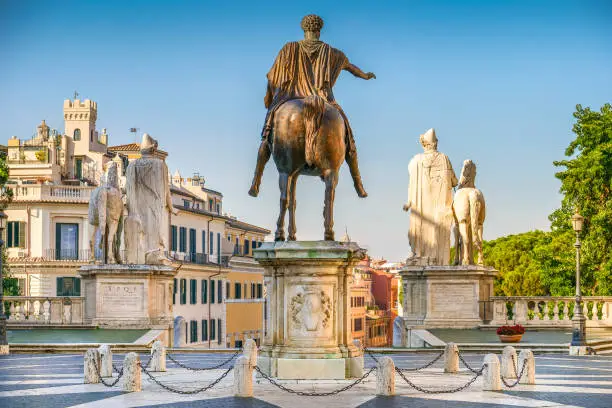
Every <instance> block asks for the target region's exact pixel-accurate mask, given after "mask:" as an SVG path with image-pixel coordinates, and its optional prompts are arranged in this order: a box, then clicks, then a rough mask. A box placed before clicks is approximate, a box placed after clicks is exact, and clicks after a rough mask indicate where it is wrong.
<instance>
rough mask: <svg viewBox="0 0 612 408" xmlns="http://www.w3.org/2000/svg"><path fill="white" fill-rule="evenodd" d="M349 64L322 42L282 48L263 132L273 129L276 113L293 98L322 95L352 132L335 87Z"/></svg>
mask: <svg viewBox="0 0 612 408" xmlns="http://www.w3.org/2000/svg"><path fill="white" fill-rule="evenodd" d="M348 64H349V61H348V58H347V57H346V56H345V55H344V53H343V52H342V51H340V50H338V49H336V48H333V47H331V46H329V44H326V43H324V42H322V41H297V42H289V43H287V44H285V46H284V47H283V48H282V49H281V50H280V52H279V53H278V56H277V57H276V61H274V65H272V68H271V69H270V71H269V72H268V76H267V77H268V89H267V92H266V97H265V98H264V104H265V106H266V108H268V115H267V116H266V123H265V125H264V131H263V135H264V137H265V136H267V133H268V132H269V130H270V129H271V128H272V118H273V116H274V112H275V111H276V109H278V107H279V106H281V105H282V104H283V103H285V102H287V101H288V100H291V99H299V98H305V97H307V96H311V95H319V96H320V97H322V98H323V99H324V100H325V101H327V102H328V103H330V104H332V105H334V106H335V107H336V108H337V109H338V110H339V111H340V113H341V114H342V116H343V117H344V121H345V124H346V128H347V132H349V133H351V134H352V131H351V127H350V125H349V123H348V119H347V117H346V115H345V114H344V112H343V111H342V108H341V107H340V106H339V105H338V104H337V103H336V100H335V99H334V94H333V92H332V88H333V86H334V84H335V83H336V80H337V79H338V76H340V72H342V70H343V69H344V68H345V67H346V66H347V65H348Z"/></svg>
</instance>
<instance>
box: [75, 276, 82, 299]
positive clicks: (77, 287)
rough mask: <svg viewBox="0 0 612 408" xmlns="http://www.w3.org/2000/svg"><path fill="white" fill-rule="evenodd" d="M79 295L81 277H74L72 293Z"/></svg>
mask: <svg viewBox="0 0 612 408" xmlns="http://www.w3.org/2000/svg"><path fill="white" fill-rule="evenodd" d="M73 296H81V278H74V295H73Z"/></svg>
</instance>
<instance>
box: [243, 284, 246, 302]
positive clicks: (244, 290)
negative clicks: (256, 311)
mask: <svg viewBox="0 0 612 408" xmlns="http://www.w3.org/2000/svg"><path fill="white" fill-rule="evenodd" d="M246 288H247V286H246V283H245V284H244V288H242V290H243V293H244V298H245V299H246V298H247V290H246Z"/></svg>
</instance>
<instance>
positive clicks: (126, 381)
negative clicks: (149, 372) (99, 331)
mask: <svg viewBox="0 0 612 408" xmlns="http://www.w3.org/2000/svg"><path fill="white" fill-rule="evenodd" d="M141 376H142V371H141V367H140V356H139V355H138V354H136V353H128V354H126V356H125V359H124V360H123V391H126V392H139V391H141V390H142V378H141Z"/></svg>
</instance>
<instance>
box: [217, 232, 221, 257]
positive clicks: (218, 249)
mask: <svg viewBox="0 0 612 408" xmlns="http://www.w3.org/2000/svg"><path fill="white" fill-rule="evenodd" d="M217 263H221V233H219V232H217Z"/></svg>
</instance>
